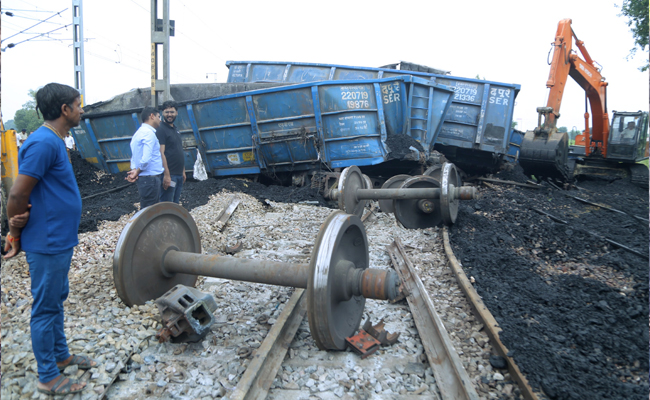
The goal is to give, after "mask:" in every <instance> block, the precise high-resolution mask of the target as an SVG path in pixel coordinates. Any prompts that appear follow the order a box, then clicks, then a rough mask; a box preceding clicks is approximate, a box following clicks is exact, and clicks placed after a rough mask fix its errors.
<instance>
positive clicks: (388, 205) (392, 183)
mask: <svg viewBox="0 0 650 400" xmlns="http://www.w3.org/2000/svg"><path fill="white" fill-rule="evenodd" d="M410 177H411V175H406V174H400V175H395V176H393V177H391V178H389V179H388V180H387V181H386V182H384V184H383V185H382V187H381V188H382V189H397V188H400V187H402V184H403V183H404V181H405V180H407V179H408V178H410ZM379 209H381V211H382V212H385V213H393V212H395V208H394V207H393V199H379Z"/></svg>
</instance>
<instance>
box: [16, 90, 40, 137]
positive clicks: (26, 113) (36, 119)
mask: <svg viewBox="0 0 650 400" xmlns="http://www.w3.org/2000/svg"><path fill="white" fill-rule="evenodd" d="M29 97H30V98H31V100H29V101H28V102H26V103H25V104H23V108H21V109H20V110H18V111H16V115H14V119H13V121H14V123H15V125H16V128H15V129H16V131H21V130H23V129H25V130H27V133H30V132H32V131H35V130H36V129H38V127H39V126H41V125H42V124H43V117H42V116H41V115H40V114H39V115H37V114H36V92H35V91H34V90H31V89H30V90H29Z"/></svg>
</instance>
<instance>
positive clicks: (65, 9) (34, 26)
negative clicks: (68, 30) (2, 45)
mask: <svg viewBox="0 0 650 400" xmlns="http://www.w3.org/2000/svg"><path fill="white" fill-rule="evenodd" d="M65 10H67V8H65V9H63V10H61V11H59V12H58V13H56V14H54V15H52V16H50V17H48V18H46V19H44V20H42V21H40V22H39V23H37V24H34V25H32V26H30V27H29V28H27V29H23V30H22V31H20V32H18V33H16V34H14V35H11V36H9V37H8V38H4V39H3V40H2V42H4V41H5V40H9V39H11V38H12V37H14V36H16V35H19V34H21V33H23V32H25V31H26V30H28V29H32V28H33V27H35V26H37V25H40V24H42V23H43V22H45V21H47V20H48V19H50V18H54V17H56V16H57V15H59V16H60V14H61V13H62V12H63V11H65ZM66 26H67V25H66ZM59 29H60V28H59ZM21 43H22V42H21Z"/></svg>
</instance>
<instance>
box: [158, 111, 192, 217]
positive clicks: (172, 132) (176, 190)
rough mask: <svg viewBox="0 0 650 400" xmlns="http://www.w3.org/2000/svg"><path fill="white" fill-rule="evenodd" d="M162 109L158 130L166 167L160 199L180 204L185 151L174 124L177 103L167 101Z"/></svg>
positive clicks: (183, 178)
mask: <svg viewBox="0 0 650 400" xmlns="http://www.w3.org/2000/svg"><path fill="white" fill-rule="evenodd" d="M162 110H163V121H162V123H161V124H160V126H159V127H158V130H157V131H156V136H157V137H158V142H159V143H160V153H161V154H162V161H163V167H164V168H165V172H164V175H163V181H162V191H161V194H160V201H173V202H174V203H177V204H178V202H179V200H180V198H181V191H182V190H183V183H185V153H183V141H182V140H181V135H180V134H179V133H178V129H176V127H175V126H174V121H176V117H177V116H178V112H177V110H176V103H175V102H173V101H166V102H164V103H163V105H162Z"/></svg>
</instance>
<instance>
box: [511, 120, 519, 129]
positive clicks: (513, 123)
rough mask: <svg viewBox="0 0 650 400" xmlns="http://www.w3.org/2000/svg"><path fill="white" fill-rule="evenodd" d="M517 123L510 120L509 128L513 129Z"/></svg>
mask: <svg viewBox="0 0 650 400" xmlns="http://www.w3.org/2000/svg"><path fill="white" fill-rule="evenodd" d="M517 124H518V122H517V121H512V124H510V129H515V128H516V127H517Z"/></svg>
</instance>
